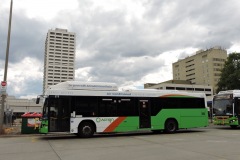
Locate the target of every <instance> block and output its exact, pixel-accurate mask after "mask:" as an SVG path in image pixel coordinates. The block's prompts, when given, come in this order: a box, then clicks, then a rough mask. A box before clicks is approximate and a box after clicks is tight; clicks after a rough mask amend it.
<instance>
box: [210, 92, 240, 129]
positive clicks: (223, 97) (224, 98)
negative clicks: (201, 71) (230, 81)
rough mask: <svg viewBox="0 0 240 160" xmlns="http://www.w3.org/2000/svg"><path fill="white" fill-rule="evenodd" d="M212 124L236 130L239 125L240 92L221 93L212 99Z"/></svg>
mask: <svg viewBox="0 0 240 160" xmlns="http://www.w3.org/2000/svg"><path fill="white" fill-rule="evenodd" d="M212 105H213V106H212V113H213V123H214V124H215V125H229V126H230V127H231V128H236V127H237V126H238V125H239V124H240V90H228V91H221V92H219V93H218V94H217V95H215V96H214V97H213V103H212Z"/></svg>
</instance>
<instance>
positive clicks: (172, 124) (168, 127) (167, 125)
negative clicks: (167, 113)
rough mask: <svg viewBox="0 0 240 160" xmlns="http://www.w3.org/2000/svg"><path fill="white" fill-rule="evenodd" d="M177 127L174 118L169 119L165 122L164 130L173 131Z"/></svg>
mask: <svg viewBox="0 0 240 160" xmlns="http://www.w3.org/2000/svg"><path fill="white" fill-rule="evenodd" d="M177 128H178V125H177V122H176V121H175V120H174V119H169V120H167V121H166V122H165V130H164V131H165V132H166V133H175V132H176V130H177Z"/></svg>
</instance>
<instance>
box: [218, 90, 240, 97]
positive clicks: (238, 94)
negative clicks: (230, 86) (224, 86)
mask: <svg viewBox="0 0 240 160" xmlns="http://www.w3.org/2000/svg"><path fill="white" fill-rule="evenodd" d="M223 94H233V97H240V90H238V89H234V90H226V91H220V92H219V93H218V94H217V95H223Z"/></svg>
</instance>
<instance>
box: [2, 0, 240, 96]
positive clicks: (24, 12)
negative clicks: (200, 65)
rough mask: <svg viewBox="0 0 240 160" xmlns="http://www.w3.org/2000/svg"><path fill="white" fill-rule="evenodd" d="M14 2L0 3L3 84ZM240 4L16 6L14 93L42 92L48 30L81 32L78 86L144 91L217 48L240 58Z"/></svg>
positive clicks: (162, 1)
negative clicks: (181, 62)
mask: <svg viewBox="0 0 240 160" xmlns="http://www.w3.org/2000/svg"><path fill="white" fill-rule="evenodd" d="M9 8H10V0H1V2H0V80H1V81H2V80H3V74H4V65H5V55H6V46H7V45H6V44H7V31H8V30H7V28H8V20H9ZM239 8H240V1H239V0H229V1H226V0H201V1H193V0H14V1H13V17H12V32H11V44H10V55H9V65H8V66H9V67H8V75H7V81H8V87H7V92H8V94H9V95H13V96H16V97H20V98H30V97H36V96H37V95H39V94H42V85H43V84H42V82H43V64H44V61H43V60H44V58H43V57H44V44H45V38H46V34H47V32H48V30H49V29H55V28H63V29H68V31H70V32H75V33H76V61H75V63H76V65H75V80H78V81H95V82H115V83H117V84H118V86H120V87H127V88H143V84H144V83H159V82H163V81H167V80H171V79H172V63H173V62H176V61H177V60H178V59H179V58H185V57H186V56H188V55H192V54H194V53H195V52H196V51H197V50H200V49H208V48H211V47H214V46H221V47H222V48H225V49H226V50H227V52H228V53H231V52H240V22H239V18H240V10H239Z"/></svg>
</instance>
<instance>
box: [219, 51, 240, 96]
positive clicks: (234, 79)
mask: <svg viewBox="0 0 240 160" xmlns="http://www.w3.org/2000/svg"><path fill="white" fill-rule="evenodd" d="M217 86H218V90H217V92H219V91H223V90H233V89H240V53H231V54H229V55H228V58H227V61H226V62H225V64H224V67H223V69H222V73H221V77H220V80H219V82H218V84H217Z"/></svg>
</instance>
